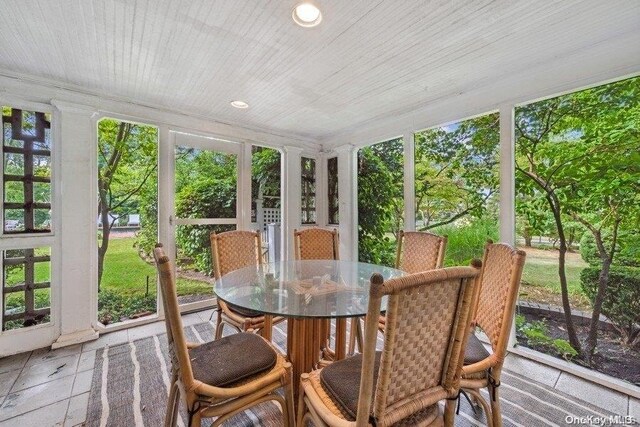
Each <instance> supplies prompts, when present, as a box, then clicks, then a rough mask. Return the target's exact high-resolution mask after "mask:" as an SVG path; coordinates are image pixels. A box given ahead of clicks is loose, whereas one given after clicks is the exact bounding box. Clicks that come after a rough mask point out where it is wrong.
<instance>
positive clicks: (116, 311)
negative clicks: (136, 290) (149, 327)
mask: <svg viewBox="0 0 640 427" xmlns="http://www.w3.org/2000/svg"><path fill="white" fill-rule="evenodd" d="M98 307H100V308H99V309H98V321H99V322H101V323H103V324H105V325H107V324H109V323H114V322H120V321H122V320H126V319H127V318H130V317H131V316H133V315H136V314H142V313H147V312H152V313H153V312H155V311H156V293H155V292H152V293H149V295H144V294H133V295H128V294H123V293H120V292H116V291H113V290H111V289H102V290H101V291H100V293H98Z"/></svg>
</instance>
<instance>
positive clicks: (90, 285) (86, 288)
mask: <svg viewBox="0 0 640 427" xmlns="http://www.w3.org/2000/svg"><path fill="white" fill-rule="evenodd" d="M53 105H54V106H55V107H56V108H57V109H58V110H59V111H60V116H61V119H60V132H59V144H60V147H61V150H60V153H61V155H60V158H61V161H60V171H59V174H58V176H59V182H58V185H59V186H60V191H59V197H60V199H61V203H59V204H58V205H59V206H60V213H59V215H60V218H61V219H62V221H61V224H60V230H59V232H60V256H59V257H58V259H59V260H60V263H59V267H60V271H61V274H60V286H61V298H60V333H61V335H60V337H58V339H57V340H56V341H55V342H54V343H53V345H52V348H58V347H64V346H67V345H72V344H77V343H81V342H85V341H89V340H92V339H95V338H97V337H98V333H97V332H96V331H95V329H94V328H93V326H94V324H95V321H96V317H97V316H96V315H97V306H98V298H97V293H98V290H97V274H96V267H97V266H96V264H97V252H96V244H97V243H96V218H97V206H96V185H97V180H96V176H95V171H96V168H97V166H96V163H97V160H96V159H97V157H96V155H95V153H96V150H97V141H96V138H97V136H96V135H97V131H96V128H95V121H94V114H95V111H94V109H92V108H89V107H85V106H81V105H74V104H69V103H64V102H56V101H53Z"/></svg>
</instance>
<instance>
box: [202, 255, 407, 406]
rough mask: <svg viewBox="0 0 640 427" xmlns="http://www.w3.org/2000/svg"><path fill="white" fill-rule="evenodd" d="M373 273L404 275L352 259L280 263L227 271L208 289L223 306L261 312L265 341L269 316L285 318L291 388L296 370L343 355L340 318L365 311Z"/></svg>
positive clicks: (343, 334) (343, 326) (297, 374)
mask: <svg viewBox="0 0 640 427" xmlns="http://www.w3.org/2000/svg"><path fill="white" fill-rule="evenodd" d="M373 273H380V274H381V275H382V276H383V277H384V279H385V280H388V279H390V278H393V277H399V276H404V275H405V274H406V273H405V272H403V271H401V270H397V269H395V268H390V267H385V266H380V265H374V264H367V263H363V262H355V261H334V260H313V261H285V262H279V263H271V264H263V265H260V266H258V265H256V266H250V267H246V268H242V269H239V270H235V271H233V272H231V273H228V274H226V275H224V276H223V277H221V278H220V279H218V280H216V281H215V283H214V292H215V294H216V296H217V297H218V298H220V299H221V300H223V301H225V302H226V303H227V304H231V305H235V306H238V307H241V308H244V309H249V310H253V311H257V312H260V313H263V314H265V328H264V332H263V336H264V337H265V338H267V339H269V340H270V339H271V321H272V318H273V317H274V316H283V317H286V318H287V357H288V359H289V361H290V362H291V363H292V365H293V372H294V389H295V390H297V387H298V382H299V378H300V374H302V373H304V372H310V371H311V370H313V369H315V368H317V367H318V366H319V365H320V363H321V361H322V360H325V359H328V360H339V359H342V358H344V357H345V355H346V329H347V328H346V319H347V318H353V317H360V316H364V315H365V314H366V312H367V307H368V304H369V285H370V278H371V275H372V274H373ZM385 307H386V300H385V299H383V301H382V308H383V309H384V308H385ZM331 319H335V323H336V335H335V348H334V349H330V348H329V346H328V342H329V336H330V327H331V324H330V322H331ZM296 395H297V393H296Z"/></svg>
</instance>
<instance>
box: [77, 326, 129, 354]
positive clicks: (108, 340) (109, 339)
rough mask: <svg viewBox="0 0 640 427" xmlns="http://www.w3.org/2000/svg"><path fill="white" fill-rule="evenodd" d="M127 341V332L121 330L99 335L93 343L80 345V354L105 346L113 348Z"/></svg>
mask: <svg viewBox="0 0 640 427" xmlns="http://www.w3.org/2000/svg"><path fill="white" fill-rule="evenodd" d="M128 341H129V331H127V330H126V329H125V330H122V331H116V332H111V333H108V334H104V335H101V336H100V338H98V339H97V340H95V341H90V342H87V343H84V344H83V345H82V352H85V351H90V350H96V349H98V348H103V347H106V346H108V345H109V346H114V345H118V344H122V343H125V342H128Z"/></svg>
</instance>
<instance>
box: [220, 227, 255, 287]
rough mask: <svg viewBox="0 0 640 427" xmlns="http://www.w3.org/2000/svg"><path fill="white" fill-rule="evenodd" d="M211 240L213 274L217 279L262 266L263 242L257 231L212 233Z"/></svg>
mask: <svg viewBox="0 0 640 427" xmlns="http://www.w3.org/2000/svg"><path fill="white" fill-rule="evenodd" d="M210 238H211V257H212V258H213V260H212V261H213V274H214V276H215V278H216V279H219V278H220V277H222V276H224V275H225V274H227V273H229V272H231V271H234V270H238V269H240V268H244V267H248V266H250V265H256V264H258V265H259V264H262V256H261V250H260V248H261V246H262V242H261V241H260V233H258V232H257V231H240V230H235V231H225V232H224V233H219V234H217V233H215V232H211V235H210Z"/></svg>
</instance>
